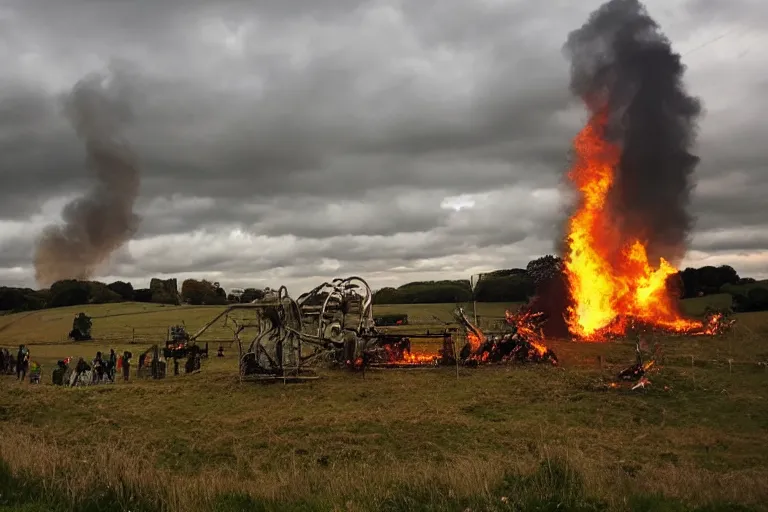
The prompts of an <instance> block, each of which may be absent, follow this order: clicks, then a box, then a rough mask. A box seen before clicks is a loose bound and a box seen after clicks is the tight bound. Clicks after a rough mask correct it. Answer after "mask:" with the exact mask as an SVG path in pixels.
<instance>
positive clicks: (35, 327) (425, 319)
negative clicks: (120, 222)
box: [0, 294, 731, 346]
mask: <svg viewBox="0 0 768 512" xmlns="http://www.w3.org/2000/svg"><path fill="white" fill-rule="evenodd" d="M730 301H731V296H730V295H728V294H718V295H709V296H706V297H698V298H695V299H687V300H684V301H683V302H682V306H683V311H684V313H686V314H687V315H691V316H700V315H701V314H703V312H704V309H705V308H706V307H707V306H711V307H716V308H724V307H728V306H729V305H730ZM463 305H464V306H465V307H466V308H467V309H468V310H471V307H472V305H471V304H463ZM519 305H520V303H499V302H495V303H478V305H477V308H478V317H479V320H480V324H481V325H483V326H486V325H488V324H489V323H490V324H492V323H494V322H498V321H500V320H501V319H503V317H504V312H505V311H506V310H507V309H516V308H517V307H519ZM455 306H456V304H383V305H374V314H375V315H378V314H388V313H405V314H408V316H409V320H410V323H411V324H412V325H418V326H419V330H424V329H434V330H436V329H442V328H444V327H445V323H450V322H452V316H451V311H452V310H453V308H454V307H455ZM223 308H224V306H169V305H163V304H151V303H138V302H125V303H118V304H95V305H89V306H71V307H64V308H54V309H44V310H40V311H32V312H25V313H14V314H10V315H3V316H0V345H4V346H16V345H18V344H20V343H27V344H40V343H62V342H66V341H67V333H68V332H69V330H70V329H71V328H72V319H73V317H74V316H75V315H76V314H77V313H79V312H81V311H83V312H85V313H87V314H88V315H89V316H91V317H92V319H93V330H92V335H93V337H94V339H96V340H102V341H121V342H129V341H131V340H133V341H136V342H137V343H139V342H141V343H144V342H152V343H156V342H158V341H162V340H164V339H165V336H166V330H167V329H168V327H169V326H171V325H176V324H184V325H185V326H186V327H187V330H188V331H190V332H194V331H195V330H197V329H199V328H200V327H202V326H203V325H204V324H205V323H206V322H207V321H209V320H210V319H211V318H213V317H214V316H215V315H216V314H217V313H218V312H220V311H221V310H222V309H223ZM409 328H410V329H412V327H410V326H402V327H399V328H397V329H396V330H408V329H409ZM230 339H232V331H231V330H229V328H227V327H226V326H224V325H223V322H218V323H217V324H216V325H215V326H213V327H212V328H211V329H210V330H209V331H208V332H207V333H206V335H205V338H203V340H212V341H219V340H230Z"/></svg>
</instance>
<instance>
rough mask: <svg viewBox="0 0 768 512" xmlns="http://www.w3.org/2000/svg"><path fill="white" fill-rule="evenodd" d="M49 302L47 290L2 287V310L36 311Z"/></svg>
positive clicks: (0, 302)
mask: <svg viewBox="0 0 768 512" xmlns="http://www.w3.org/2000/svg"><path fill="white" fill-rule="evenodd" d="M47 302H48V291H47V290H37V291H36V290H32V289H30V288H9V287H5V286H3V287H0V311H12V312H17V311H34V310H38V309H43V308H44V307H46V305H47Z"/></svg>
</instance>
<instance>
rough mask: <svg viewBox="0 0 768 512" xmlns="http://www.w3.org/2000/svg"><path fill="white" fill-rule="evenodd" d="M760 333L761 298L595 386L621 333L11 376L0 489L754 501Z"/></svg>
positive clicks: (190, 505) (760, 431)
mask: <svg viewBox="0 0 768 512" xmlns="http://www.w3.org/2000/svg"><path fill="white" fill-rule="evenodd" d="M766 335H768V317H766V316H765V315H760V314H753V315H740V318H739V323H738V324H737V325H736V326H735V328H734V330H733V331H732V332H730V333H728V334H727V335H725V336H723V337H721V338H716V339H712V340H706V341H703V340H701V339H697V338H694V337H681V338H676V339H674V340H669V339H668V338H666V337H663V336H660V335H655V336H654V335H652V336H651V337H650V338H649V340H648V343H649V344H650V346H653V345H654V344H657V343H658V344H660V345H661V346H662V347H663V349H664V351H663V354H662V355H661V356H660V357H659V358H658V361H657V364H656V365H655V366H654V368H653V369H652V370H651V375H650V379H651V380H652V382H653V384H652V385H651V386H648V387H646V388H645V389H640V390H635V391H631V390H629V389H623V388H621V389H617V390H615V391H613V392H605V384H606V383H608V382H612V381H613V380H614V379H615V378H616V376H617V374H618V373H619V372H620V371H621V370H622V369H624V368H626V367H627V366H628V365H630V364H631V363H632V362H633V361H634V360H635V346H634V344H632V343H627V342H621V341H619V342H616V343H610V344H574V343H567V342H558V341H553V342H552V348H553V349H554V350H556V351H557V353H558V357H559V367H558V368H551V367H548V366H538V365H527V366H523V367H510V366H491V367H487V368H480V369H477V370H465V369H463V368H462V369H461V370H460V374H459V378H458V379H457V378H456V375H455V372H454V371H453V370H451V369H446V370H444V371H433V372H394V373H391V372H377V373H371V374H367V375H365V376H364V377H363V376H361V375H359V374H347V373H334V374H333V375H329V376H328V378H325V379H322V380H320V381H316V382H310V383H306V384H302V385H299V386H288V387H283V386H282V385H272V386H250V385H238V384H237V383H236V378H235V374H236V370H235V369H236V361H235V358H234V357H233V355H232V354H231V353H227V355H226V357H225V358H224V359H217V358H212V359H210V360H209V361H208V362H206V363H205V368H204V371H203V372H202V373H201V374H198V375H192V376H184V377H178V378H169V379H166V380H165V381H157V382H133V383H130V384H128V385H125V384H122V383H118V384H117V385H114V386H102V387H94V388H76V389H58V388H54V387H52V386H29V385H28V384H25V385H19V384H16V383H15V382H14V381H13V380H12V379H3V380H2V382H0V386H3V393H1V394H0V418H2V420H3V421H2V422H0V458H2V459H3V461H4V462H5V467H4V468H3V469H2V471H0V479H3V480H2V483H1V486H2V488H3V489H8V490H9V491H3V497H2V498H1V499H3V500H5V504H6V505H7V506H8V507H18V506H21V505H23V504H26V505H27V507H28V508H27V509H28V510H57V509H56V507H55V506H54V505H56V506H59V510H72V509H73V508H76V509H79V510H100V509H99V508H98V506H97V505H98V504H99V503H102V504H103V503H106V502H109V503H112V504H113V505H114V504H117V508H118V509H119V508H123V509H128V508H130V509H131V510H160V509H163V510H189V511H196V510H221V511H224V510H227V511H230V510H248V509H255V510H259V509H260V508H259V507H261V509H262V510H361V511H362V510H409V509H410V510H412V509H419V510H465V509H466V508H470V509H472V510H478V511H479V510H513V509H517V510H520V509H527V510H530V509H534V508H547V507H555V506H557V505H558V504H559V505H560V508H561V509H562V508H565V509H571V510H573V509H582V510H585V509H589V510H594V509H596V508H600V507H606V508H607V509H609V510H628V509H635V510H637V509H639V508H642V506H644V507H646V509H652V508H654V507H663V506H666V507H676V508H674V509H675V510H677V509H679V510H688V509H693V507H694V506H697V505H704V504H710V505H711V504H717V503H720V502H737V503H740V504H743V505H745V506H754V507H755V509H758V508H759V507H760V506H762V503H764V501H765V499H766V498H768V488H766V486H765V484H764V483H763V482H764V481H766V479H768V470H767V469H766V466H765V460H768V448H766V446H765V442H764V435H765V429H766V428H768V406H767V405H766V402H765V400H764V399H763V397H764V393H763V390H764V383H765V378H766V375H768V374H766V371H767V370H765V368H764V367H761V366H759V365H758V364H757V362H759V361H763V360H765V359H768V346H766V345H765V342H764V339H765V336H766ZM85 347H87V350H91V351H95V350H97V349H103V348H106V347H102V346H99V345H98V342H94V343H88V344H86V345H85V346H82V345H81V346H79V348H78V350H81V351H82V350H84V349H85ZM32 348H33V350H34V351H36V353H37V354H40V355H41V356H47V352H46V351H50V352H51V355H54V356H55V357H58V351H60V350H67V351H70V352H71V351H73V350H75V349H73V347H72V345H68V346H55V345H54V346H38V347H32ZM54 352H55V354H54ZM598 357H599V359H598ZM692 357H693V359H692ZM729 360H730V361H731V364H729ZM599 361H602V363H600V362H599ZM46 382H47V380H46ZM253 404H258V405H257V406H255V407H254V406H253ZM10 491H13V493H11V492H10ZM503 498H506V501H504V500H503ZM89 500H90V501H89ZM99 500H101V501H99ZM105 500H106V501H105ZM32 505H35V506H38V508H37V509H35V508H32ZM75 505H77V507H75ZM87 506H90V507H91V508H90V509H87V508H86V507H87ZM99 506H100V505H99ZM0 507H2V504H0ZM0 509H1V508H0ZM11 509H13V508H11ZM716 509H717V508H716V507H715V508H710V510H716Z"/></svg>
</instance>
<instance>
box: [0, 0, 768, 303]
mask: <svg viewBox="0 0 768 512" xmlns="http://www.w3.org/2000/svg"><path fill="white" fill-rule="evenodd" d="M600 3H601V2H599V1H594V0H588V1H587V0H585V1H580V2H575V1H573V0H543V1H504V0H473V1H467V0H440V1H428V0H417V1H416V0H412V1H410V2H406V1H397V0H389V1H387V0H383V1H372V2H359V1H353V0H273V1H266V0H255V1H253V0H251V1H245V0H242V1H235V0H231V1H227V0H222V1H216V2H212V1H203V0H186V1H181V0H163V1H162V2H160V1H157V0H134V1H130V2H129V1H118V0H55V1H53V0H0V69H1V70H2V71H1V72H0V283H2V284H6V285H27V286H34V285H35V283H34V271H33V269H32V254H33V248H34V245H35V241H36V237H37V236H38V235H39V233H40V231H41V229H42V228H43V227H44V226H45V225H46V224H48V223H50V222H54V221H56V220H57V219H59V218H60V213H61V208H62V206H63V205H64V204H65V203H66V202H67V201H68V200H70V199H72V198H73V197H75V196H77V195H78V194H79V193H80V192H82V191H83V189H84V187H86V186H87V183H88V175H87V172H86V170H85V167H84V164H83V163H84V149H83V145H82V143H81V141H79V140H78V139H77V136H76V134H75V133H74V131H73V129H72V128H71V126H70V125H69V124H68V122H67V120H66V118H65V117H64V116H63V115H62V112H61V108H60V102H59V101H58V100H57V98H58V97H59V96H60V95H61V94H63V93H66V92H68V91H69V90H71V88H72V86H73V85H74V84H75V83H76V82H77V81H78V80H80V79H81V78H83V77H84V76H85V75H87V74H89V73H93V72H100V73H106V74H111V75H112V76H115V77H116V78H115V80H120V83H121V84H122V86H123V87H122V89H123V90H125V91H127V92H126V94H127V95H128V96H129V98H128V100H129V101H130V104H131V105H132V108H133V112H134V116H133V117H134V122H133V124H132V125H131V127H130V128H129V129H128V131H127V132H126V139H127V140H128V141H129V142H130V143H131V144H132V146H133V148H134V151H135V152H136V154H137V155H138V157H139V159H140V162H141V169H142V184H141V195H140V199H139V201H138V203H137V204H136V207H135V210H136V212H137V213H138V214H139V215H140V216H141V217H142V222H141V225H140V228H139V231H138V233H137V234H136V235H135V237H134V239H133V240H132V241H131V242H130V243H129V244H127V245H126V246H125V247H124V248H123V249H122V250H120V251H119V252H118V253H116V254H115V255H114V257H113V258H112V260H111V261H110V262H109V263H108V264H107V265H106V266H105V268H104V270H103V271H102V272H101V273H100V276H98V277H99V278H100V279H101V280H104V281H107V282H109V281H111V280H114V279H117V278H121V279H127V280H130V281H132V282H133V283H134V285H135V286H137V287H140V286H146V285H147V284H148V280H149V278H150V277H153V276H158V277H177V278H179V281H180V282H181V280H183V279H185V278H187V277H205V278H209V279H211V280H217V281H220V282H221V283H222V284H223V285H224V286H225V287H231V286H241V287H246V286H250V285H254V286H265V285H266V286H277V285H280V284H286V285H288V286H289V290H291V292H292V294H293V295H296V296H297V295H298V294H299V293H300V292H302V291H305V289H307V288H309V287H311V286H314V285H315V284H319V282H320V281H321V280H324V279H327V278H331V277H336V276H347V275H360V276H362V277H364V278H366V279H368V281H369V282H370V283H371V284H372V285H373V286H374V287H382V286H389V285H399V284H402V283H405V282H408V281H413V280H421V279H443V278H466V277H468V276H469V274H471V273H475V272H482V271H486V270H492V269H496V268H508V267H522V266H525V265H526V263H527V262H528V261H529V260H530V259H533V258H536V257H538V256H540V255H543V254H546V253H548V252H552V251H553V250H554V248H553V238H554V233H555V232H556V230H557V226H558V223H559V222H560V220H561V218H562V213H561V206H560V204H561V202H560V192H559V191H558V186H559V182H560V180H561V176H562V175H563V173H564V172H565V171H566V168H567V163H568V160H567V159H568V149H569V145H570V143H571V139H572V138H573V136H574V135H575V134H576V132H577V131H578V130H579V128H580V126H581V125H582V123H583V122H584V116H585V114H584V111H583V108H582V106H581V104H580V102H579V101H577V100H575V99H574V98H572V97H571V96H570V95H569V92H568V69H569V68H568V67H569V64H568V62H567V61H566V59H565V57H564V56H563V54H562V52H561V48H562V45H563V43H564V42H565V39H566V37H567V34H568V32H569V31H571V30H574V29H576V28H578V27H579V26H581V25H582V24H583V23H584V22H585V21H586V19H587V16H588V14H589V13H590V12H591V11H592V10H594V9H595V8H596V7H598V6H599V5H600ZM646 5H647V6H648V9H649V11H650V13H651V15H652V16H653V17H654V18H655V19H656V20H657V21H658V22H659V23H660V24H661V26H662V29H663V31H664V32H665V33H666V34H667V35H668V36H669V38H670V39H671V40H672V42H673V45H674V48H675V50H676V51H679V52H680V53H682V54H683V59H684V62H685V63H686V64H687V66H688V68H689V69H688V72H687V78H686V80H687V83H688V85H689V91H690V92H691V94H693V95H696V96H699V97H701V99H702V101H703V103H704V106H705V109H706V113H705V116H704V118H703V119H702V122H701V130H700V137H699V146H698V148H697V149H696V152H697V153H698V154H699V155H700V156H701V158H702V161H701V164H700V166H699V167H698V170H697V181H698V185H697V188H696V192H695V200H694V206H693V208H694V213H695V215H696V217H697V224H696V231H695V236H694V239H693V242H692V246H691V247H690V250H689V253H688V257H687V260H686V261H685V262H683V263H684V264H685V265H694V266H701V265H705V264H713V265H719V264H724V263H726V264H730V265H732V266H734V267H735V268H736V269H737V270H738V271H739V272H740V273H741V274H742V275H749V276H754V277H758V278H768V229H767V228H768V210H766V204H767V203H766V199H765V198H766V197H768V172H766V171H768V164H766V161H767V159H766V156H765V155H766V144H767V143H768V123H766V122H765V120H764V116H765V115H766V112H768V94H766V91H768V56H766V53H765V47H766V45H767V44H768V38H767V37H766V33H768V27H767V26H766V25H768V2H765V0H690V1H683V0H680V1H670V0H653V1H648V2H646Z"/></svg>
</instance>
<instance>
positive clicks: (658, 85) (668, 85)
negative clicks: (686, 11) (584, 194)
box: [564, 0, 701, 264]
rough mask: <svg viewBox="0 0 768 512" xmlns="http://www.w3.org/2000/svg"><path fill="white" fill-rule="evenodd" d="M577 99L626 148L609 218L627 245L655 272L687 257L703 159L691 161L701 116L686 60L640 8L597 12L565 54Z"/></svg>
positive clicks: (629, 1) (613, 6)
mask: <svg viewBox="0 0 768 512" xmlns="http://www.w3.org/2000/svg"><path fill="white" fill-rule="evenodd" d="M564 50H565V52H566V53H567V54H568V55H569V56H570V58H571V91H572V92H573V94H575V95H577V96H579V97H580V98H583V99H584V100H585V102H586V103H587V106H588V108H589V109H590V111H591V112H590V113H591V114H592V113H595V112H596V111H601V112H603V113H607V114H608V116H609V117H608V119H609V121H608V126H607V136H608V138H609V140H611V141H612V142H614V143H616V144H618V145H619V146H620V147H621V159H620V161H619V165H618V168H617V169H616V170H615V181H614V184H613V187H612V189H611V191H610V194H609V203H610V204H609V205H608V209H609V211H608V212H606V213H607V218H612V219H614V222H615V224H614V225H615V226H617V227H618V228H619V229H618V231H619V232H620V233H621V235H622V238H623V240H621V241H620V243H618V244H617V247H616V249H617V250H619V249H620V246H623V245H624V244H626V243H627V242H631V241H632V240H633V239H636V238H639V239H640V240H641V241H643V242H644V244H645V246H646V249H647V251H648V256H649V258H650V259H651V262H652V264H654V263H658V258H660V257H664V258H665V259H667V260H668V261H670V262H672V263H673V264H677V263H679V262H680V260H681V259H682V258H683V256H685V252H686V248H687V245H688V241H689V235H690V232H691V229H692V227H693V218H692V216H691V214H690V213H689V211H688V206H689V204H690V196H691V191H692V189H693V172H694V169H695V167H696V165H697V163H698V158H697V157H695V156H693V155H692V154H691V153H690V150H691V147H692V146H693V144H694V142H695V137H696V133H697V121H698V118H699V115H700V113H701V105H700V103H699V100H698V99H696V98H693V97H691V96H689V95H688V94H687V93H686V91H685V87H684V85H683V71H684V70H685V67H684V66H683V64H682V63H681V60H680V55H678V54H677V53H675V52H673V51H672V48H671V45H670V42H669V40H668V39H667V38H666V37H665V36H664V35H663V34H661V32H660V31H659V26H658V25H657V24H656V22H655V21H654V20H653V19H652V18H651V17H650V16H649V15H648V13H647V12H646V10H645V7H643V5H642V4H641V3H640V2H638V1H637V0H611V1H609V2H607V3H605V4H603V5H602V6H601V7H600V8H598V9H597V10H596V11H595V12H594V13H592V15H591V16H590V18H589V20H588V21H587V23H586V24H584V26H582V27H581V28H580V29H578V30H576V31H574V32H572V33H571V34H570V35H569V37H568V40H567V43H566V45H565V48H564Z"/></svg>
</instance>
